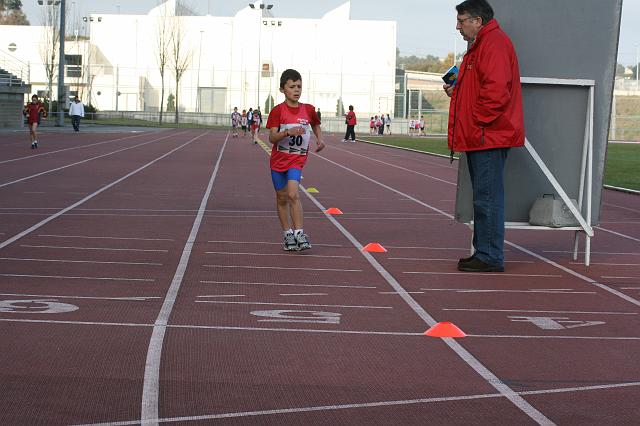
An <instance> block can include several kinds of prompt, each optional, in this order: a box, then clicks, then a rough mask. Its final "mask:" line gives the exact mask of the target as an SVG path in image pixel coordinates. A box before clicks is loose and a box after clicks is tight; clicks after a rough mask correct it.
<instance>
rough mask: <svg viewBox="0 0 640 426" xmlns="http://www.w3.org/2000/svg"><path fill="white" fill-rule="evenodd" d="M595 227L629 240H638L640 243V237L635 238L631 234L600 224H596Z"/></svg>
mask: <svg viewBox="0 0 640 426" xmlns="http://www.w3.org/2000/svg"><path fill="white" fill-rule="evenodd" d="M634 223H635V222H634ZM594 228H596V229H598V230H600V231H604V232H608V233H609V234H613V235H617V236H618V237H622V238H626V239H627V240H631V241H636V242H639V243H640V238H635V237H632V236H631V235H627V234H622V233H620V232H615V231H612V230H610V229H606V228H602V227H600V226H594Z"/></svg>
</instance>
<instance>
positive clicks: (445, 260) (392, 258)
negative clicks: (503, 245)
mask: <svg viewBox="0 0 640 426" xmlns="http://www.w3.org/2000/svg"><path fill="white" fill-rule="evenodd" d="M467 250H468V249H467ZM388 259H389V260H418V261H425V262H457V261H458V260H457V259H425V258H421V257H389V258H388ZM504 263H534V262H533V261H532V260H505V261H504Z"/></svg>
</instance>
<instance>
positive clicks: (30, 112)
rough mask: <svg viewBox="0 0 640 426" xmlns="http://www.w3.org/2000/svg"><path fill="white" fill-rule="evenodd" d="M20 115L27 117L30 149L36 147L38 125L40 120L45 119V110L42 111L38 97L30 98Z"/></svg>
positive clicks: (42, 106) (42, 107)
mask: <svg viewBox="0 0 640 426" xmlns="http://www.w3.org/2000/svg"><path fill="white" fill-rule="evenodd" d="M22 115H24V116H25V117H27V124H28V125H29V135H30V136H31V149H36V148H37V147H38V132H37V130H38V125H39V124H40V118H46V117H47V110H46V109H44V105H43V104H42V102H40V101H39V100H38V95H33V96H31V102H30V103H28V104H27V105H25V107H24V109H23V110H22Z"/></svg>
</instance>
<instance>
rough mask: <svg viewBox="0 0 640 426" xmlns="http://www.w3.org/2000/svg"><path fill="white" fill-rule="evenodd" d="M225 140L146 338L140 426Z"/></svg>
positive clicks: (153, 397)
mask: <svg viewBox="0 0 640 426" xmlns="http://www.w3.org/2000/svg"><path fill="white" fill-rule="evenodd" d="M205 134H209V132H207V133H203V134H202V135H200V136H203V135H205ZM200 136H198V137H200ZM228 140H229V132H227V136H226V137H225V139H224V143H223V144H222V148H221V149H220V154H218V160H217V161H216V164H215V166H214V168H213V172H212V173H211V178H210V179H209V184H208V185H207V190H206V191H205V193H204V195H203V197H202V200H201V201H200V207H199V208H198V214H197V215H196V217H195V219H194V221H193V226H192V227H191V232H190V233H189V237H188V238H187V242H186V244H185V246H184V249H183V250H182V255H181V256H180V262H179V263H178V267H177V268H176V272H175V274H174V276H173V279H172V280H171V286H170V287H169V290H167V294H166V296H165V298H164V302H163V303H162V308H161V309H160V312H159V313H158V317H157V318H156V321H155V323H154V326H153V332H152V334H151V338H150V339H149V348H148V349H147V359H146V364H145V369H144V382H143V387H142V401H141V413H140V421H142V423H143V424H155V423H156V421H155V419H157V418H158V409H159V407H158V398H159V394H160V361H161V359H162V345H163V343H164V335H165V331H166V325H167V323H168V322H169V317H170V316H171V311H172V310H173V305H174V304H175V302H176V298H177V297H178V291H179V290H180V285H181V284H182V280H183V278H184V274H185V271H186V269H187V266H188V265H189V257H190V256H191V251H192V250H193V245H194V244H195V241H196V237H197V235H198V231H199V230H200V225H201V223H202V218H203V217H204V212H205V210H206V208H207V202H208V200H209V198H210V195H211V193H212V192H213V183H214V182H215V180H216V177H217V175H218V170H219V169H220V162H221V161H222V155H223V154H224V150H225V148H226V146H227V141H228Z"/></svg>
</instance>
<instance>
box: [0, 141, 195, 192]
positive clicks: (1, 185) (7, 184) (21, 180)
mask: <svg viewBox="0 0 640 426" xmlns="http://www.w3.org/2000/svg"><path fill="white" fill-rule="evenodd" d="M182 133H185V132H182ZM173 136H177V134H172V135H167V136H164V137H162V138H158V139H153V140H150V141H148V142H142V143H139V144H137V145H133V146H130V147H127V148H122V149H118V150H116V151H112V152H108V153H106V154H101V155H97V156H95V157H91V158H87V159H86V160H82V161H76V162H75V163H71V164H67V165H66V166H60V167H56V168H55V169H49V170H46V171H44V172H40V173H36V174H35V175H31V176H25V177H23V178H20V179H16V180H14V181H11V182H5V183H2V184H0V188H4V187H5V186H9V185H13V184H14V183H18V182H24V181H25V180H29V179H33V178H36V177H38V176H42V175H46V174H49V173H53V172H57V171H58V170H63V169H66V168H69V167H73V166H77V165H78V164H83V163H87V162H89V161H92V160H97V159H98V158H103V157H108V156H110V155H113V154H117V153H119V152H123V151H128V150H130V149H133V148H137V147H139V146H144V145H148V144H150V143H154V142H157V141H160V140H162V139H167V138H169V137H173Z"/></svg>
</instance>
